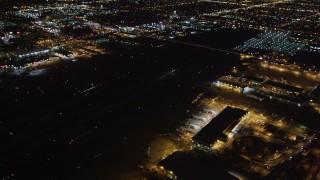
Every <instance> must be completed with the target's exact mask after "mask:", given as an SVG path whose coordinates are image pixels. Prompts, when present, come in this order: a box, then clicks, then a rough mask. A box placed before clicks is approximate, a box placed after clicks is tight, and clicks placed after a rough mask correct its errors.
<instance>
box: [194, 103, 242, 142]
mask: <svg viewBox="0 0 320 180" xmlns="http://www.w3.org/2000/svg"><path fill="white" fill-rule="evenodd" d="M246 114H247V111H245V110H242V109H238V108H232V107H230V106H228V107H226V108H225V109H224V110H223V111H222V112H221V113H220V114H218V115H217V116H216V117H215V118H214V119H212V121H210V123H209V124H207V125H206V126H205V127H204V128H203V129H202V130H201V131H199V132H198V133H197V134H196V135H195V136H193V137H192V140H193V141H195V142H196V143H197V145H198V147H204V148H210V147H211V146H212V145H213V143H214V142H215V140H216V139H217V138H219V137H220V136H221V134H222V133H223V131H224V130H225V129H227V128H228V127H230V126H231V125H232V126H235V125H236V124H237V123H238V122H239V121H240V119H241V118H242V117H243V116H245V115H246Z"/></svg>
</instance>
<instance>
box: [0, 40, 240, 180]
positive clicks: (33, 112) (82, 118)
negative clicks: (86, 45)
mask: <svg viewBox="0 0 320 180" xmlns="http://www.w3.org/2000/svg"><path fill="white" fill-rule="evenodd" d="M141 41H142V42H147V41H148V44H149V43H150V44H151V45H142V46H139V47H136V48H128V49H127V50H126V51H123V52H117V53H112V54H110V55H106V56H99V57H96V58H93V59H89V60H79V61H77V62H61V63H59V64H56V65H55V67H53V68H49V69H47V72H46V73H45V74H43V75H40V76H32V77H31V76H26V75H21V76H14V75H9V74H1V75H0V80H1V83H0V100H1V102H2V104H3V106H2V110H1V115H0V119H1V122H0V146H1V149H0V159H1V160H0V177H1V178H2V177H5V176H8V175H11V174H13V176H14V178H16V179H72V178H74V179H92V178H94V177H95V178H96V179H99V178H104V179H105V178H112V179H114V178H115V177H116V176H117V175H119V174H121V173H122V172H123V171H124V169H134V168H136V167H137V164H138V163H139V161H140V160H141V159H142V158H143V149H144V146H145V145H146V144H147V143H148V142H149V141H150V139H151V138H152V137H154V136H157V135H158V134H160V133H164V132H169V131H171V130H172V128H173V127H174V125H175V124H176V123H178V122H179V121H180V120H182V119H183V118H184V112H185V111H186V109H187V108H188V107H189V106H190V102H191V101H192V99H193V98H195V97H196V96H197V95H198V94H199V93H200V92H201V91H202V90H201V87H200V86H199V84H200V83H201V82H203V81H207V80H212V79H215V78H216V77H217V76H219V75H221V74H223V73H224V72H226V71H228V70H229V68H230V67H233V66H236V65H238V64H239V62H238V61H237V60H238V57H237V56H232V55H224V54H220V53H216V52H213V51H209V50H205V49H199V48H194V47H188V46H185V45H180V44H179V45H177V44H168V43H164V42H161V41H154V40H145V39H144V40H141ZM150 41H152V42H150ZM158 45H161V47H157V46H158ZM162 45H164V46H162ZM79 175H80V176H79Z"/></svg>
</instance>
